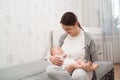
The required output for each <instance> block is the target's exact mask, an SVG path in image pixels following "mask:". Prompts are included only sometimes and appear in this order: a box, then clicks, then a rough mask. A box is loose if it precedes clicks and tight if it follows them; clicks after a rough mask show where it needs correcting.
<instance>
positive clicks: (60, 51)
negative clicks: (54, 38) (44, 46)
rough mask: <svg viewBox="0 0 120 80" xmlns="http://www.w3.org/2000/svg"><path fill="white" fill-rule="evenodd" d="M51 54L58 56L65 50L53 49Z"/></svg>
mask: <svg viewBox="0 0 120 80" xmlns="http://www.w3.org/2000/svg"><path fill="white" fill-rule="evenodd" d="M50 53H51V55H56V54H57V55H60V54H62V53H63V50H62V49H61V48H60V47H52V48H51V49H50Z"/></svg>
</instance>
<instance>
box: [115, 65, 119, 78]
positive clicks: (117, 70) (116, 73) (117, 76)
mask: <svg viewBox="0 0 120 80" xmlns="http://www.w3.org/2000/svg"><path fill="white" fill-rule="evenodd" d="M114 72H115V80H120V64H114Z"/></svg>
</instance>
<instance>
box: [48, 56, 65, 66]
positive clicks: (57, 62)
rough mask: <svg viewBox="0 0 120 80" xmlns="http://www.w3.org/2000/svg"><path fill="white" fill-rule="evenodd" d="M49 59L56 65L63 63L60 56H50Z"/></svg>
mask: <svg viewBox="0 0 120 80" xmlns="http://www.w3.org/2000/svg"><path fill="white" fill-rule="evenodd" d="M49 59H50V61H51V62H52V63H53V64H55V65H57V66H61V65H62V64H63V59H61V57H58V56H50V58H49Z"/></svg>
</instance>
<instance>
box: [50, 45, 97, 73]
mask: <svg viewBox="0 0 120 80" xmlns="http://www.w3.org/2000/svg"><path fill="white" fill-rule="evenodd" d="M50 53H51V55H52V56H57V57H60V58H61V59H62V60H64V63H63V65H62V66H61V67H62V68H63V69H65V70H66V71H67V72H68V73H69V74H71V73H72V72H73V71H74V70H75V69H80V68H83V69H85V68H86V67H89V69H90V70H92V71H94V70H95V69H96V68H97V67H98V64H93V63H92V62H87V63H84V62H82V61H81V60H80V59H77V60H76V61H75V60H72V59H70V58H68V57H67V54H65V53H64V51H63V50H62V49H61V48H60V47H53V48H51V49H50ZM87 71H89V70H87Z"/></svg>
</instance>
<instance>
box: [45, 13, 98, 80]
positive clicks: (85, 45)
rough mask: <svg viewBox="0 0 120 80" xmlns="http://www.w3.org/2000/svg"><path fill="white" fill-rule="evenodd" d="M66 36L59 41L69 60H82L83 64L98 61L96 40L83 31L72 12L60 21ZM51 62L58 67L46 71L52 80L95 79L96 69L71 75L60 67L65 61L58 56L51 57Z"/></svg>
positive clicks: (74, 72)
mask: <svg viewBox="0 0 120 80" xmlns="http://www.w3.org/2000/svg"><path fill="white" fill-rule="evenodd" d="M60 23H61V25H62V28H63V29H64V31H65V32H66V34H64V35H62V36H61V38H60V41H59V45H60V47H61V48H62V49H63V51H65V53H68V54H67V55H69V58H71V59H74V60H76V59H78V58H80V59H81V60H82V61H83V62H88V61H92V62H93V63H94V62H95V61H97V60H98V58H97V51H96V45H95V43H94V40H93V39H92V38H91V37H90V36H89V35H88V34H87V33H86V32H84V31H83V29H82V27H81V26H80V24H79V22H78V20H77V17H76V15H75V14H74V13H72V12H66V13H64V15H63V16H62V18H61V21H60ZM49 61H50V62H51V63H52V64H55V65H57V66H49V67H48V68H47V70H46V72H47V74H48V76H49V77H50V78H51V79H52V80H91V79H92V78H93V77H94V78H95V73H94V74H93V71H94V70H95V69H94V68H90V67H88V66H86V67H85V68H84V69H83V68H81V69H75V70H74V71H73V72H72V74H71V75H69V74H68V73H67V71H65V70H63V69H61V68H60V67H58V66H61V65H62V64H63V60H61V59H60V58H59V57H56V56H50V57H49Z"/></svg>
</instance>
